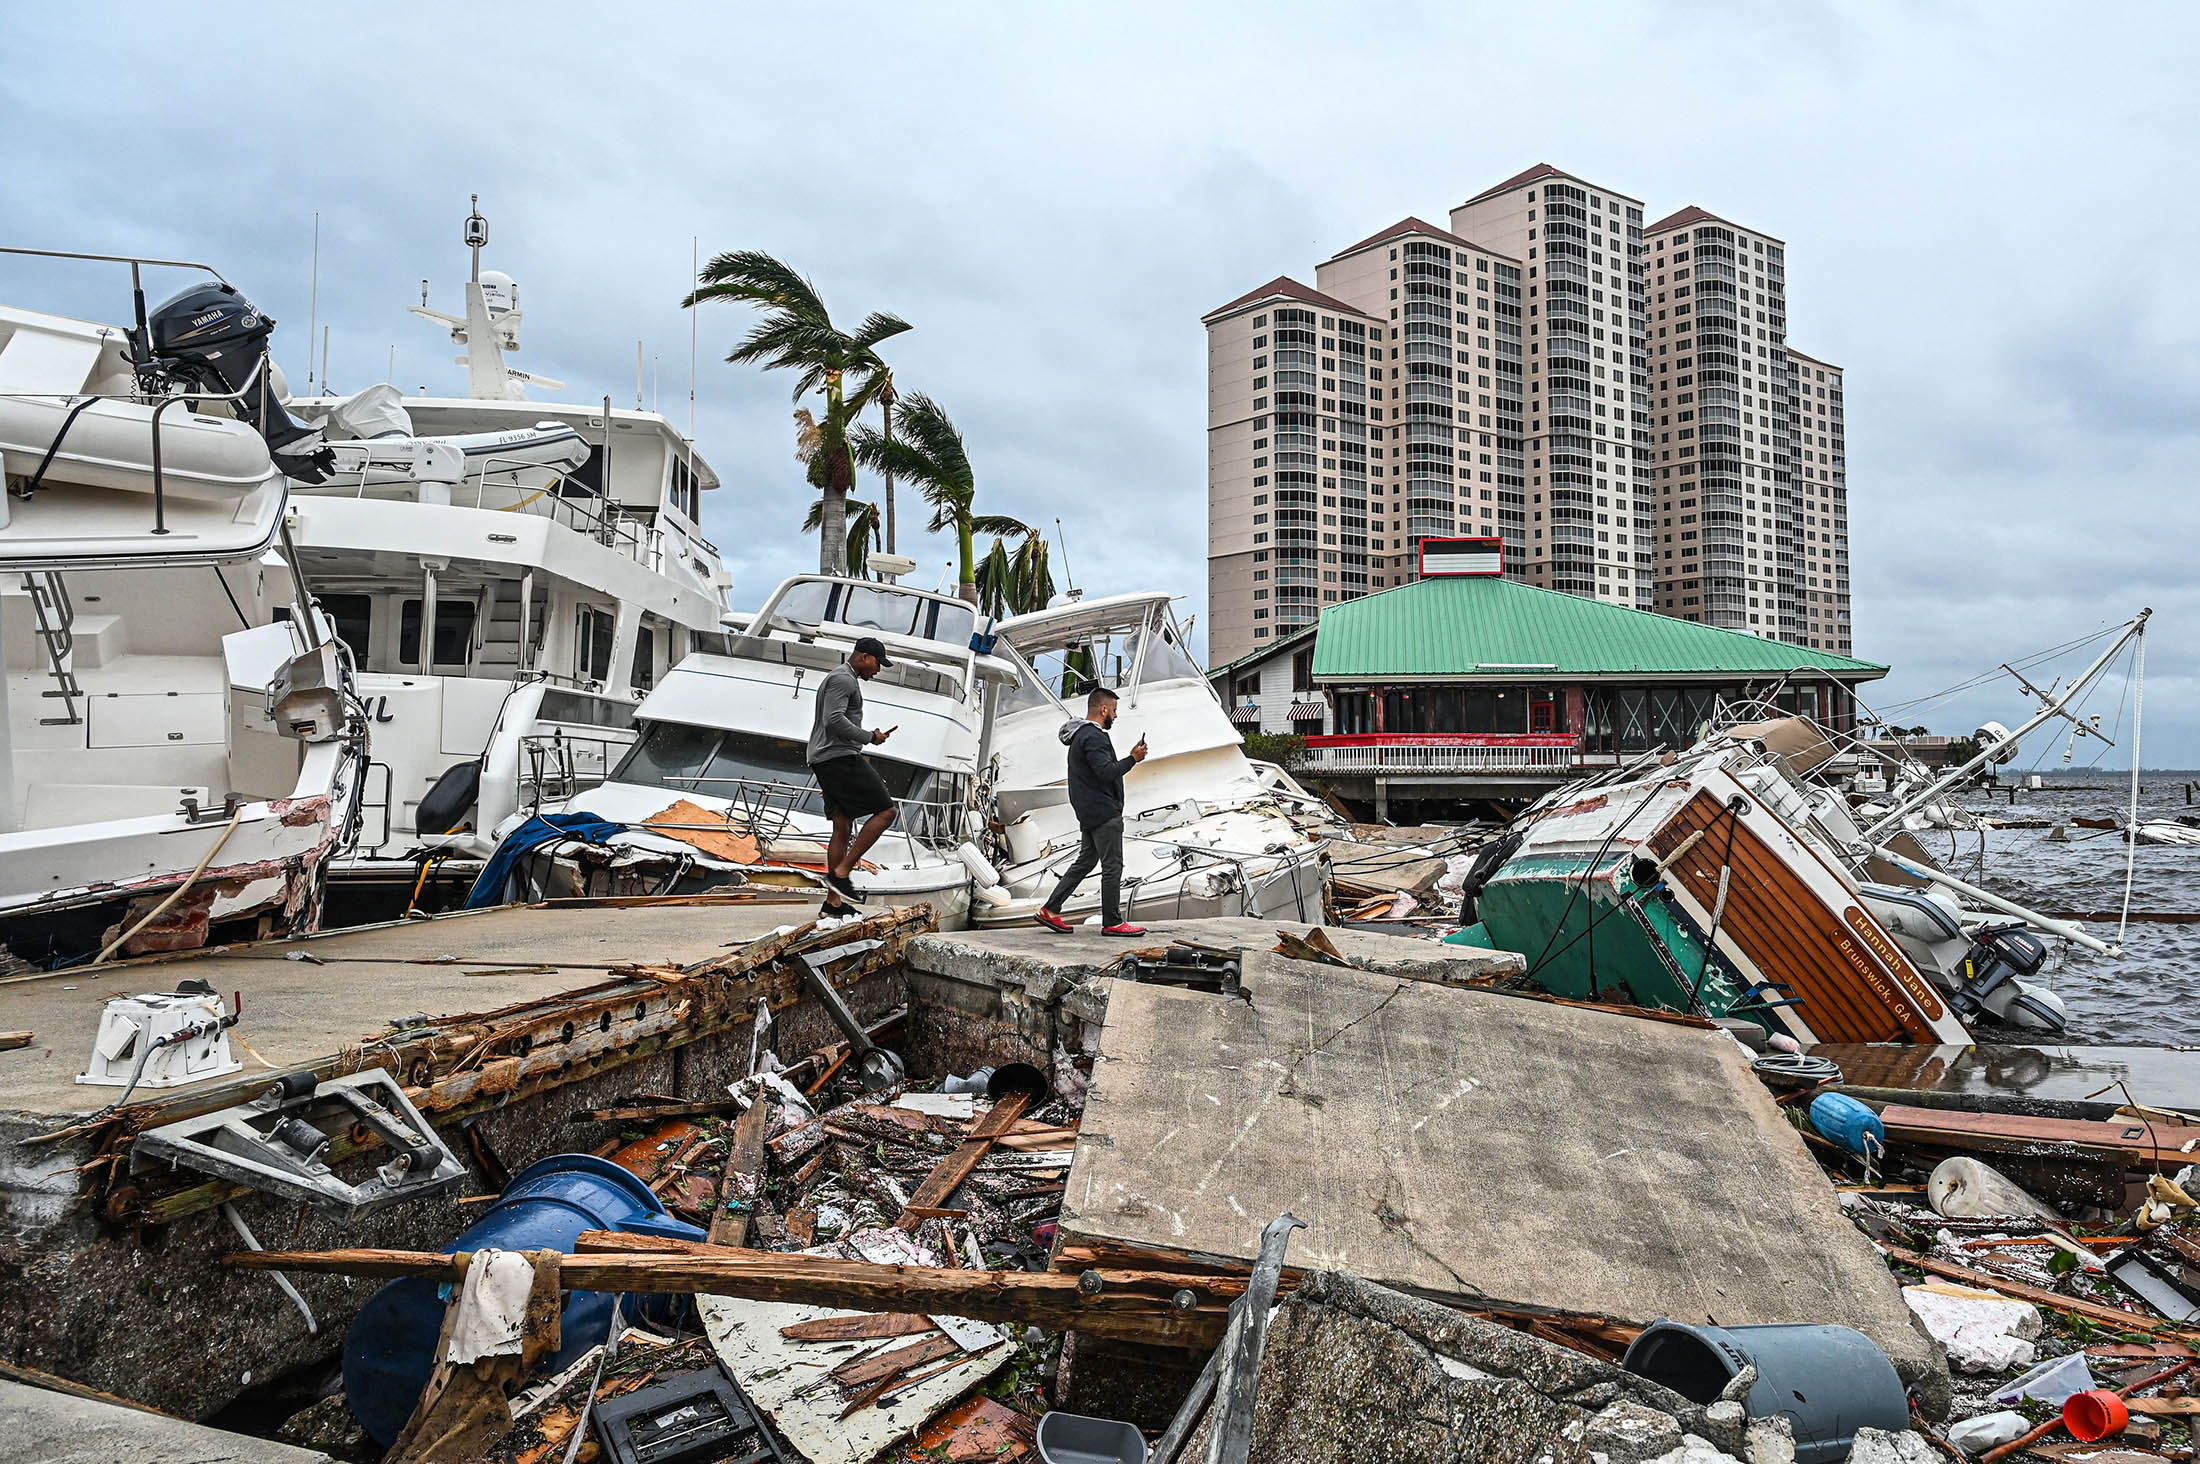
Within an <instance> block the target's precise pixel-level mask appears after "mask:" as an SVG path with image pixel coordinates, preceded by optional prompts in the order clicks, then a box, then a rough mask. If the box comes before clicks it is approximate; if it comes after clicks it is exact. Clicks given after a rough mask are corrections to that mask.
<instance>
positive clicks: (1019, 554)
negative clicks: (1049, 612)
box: [977, 532, 1054, 619]
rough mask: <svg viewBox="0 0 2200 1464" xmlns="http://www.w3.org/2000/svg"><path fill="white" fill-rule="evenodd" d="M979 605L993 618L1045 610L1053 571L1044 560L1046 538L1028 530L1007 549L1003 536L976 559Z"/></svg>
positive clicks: (1051, 594) (1050, 590) (1052, 580)
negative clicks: (980, 557) (1017, 541)
mask: <svg viewBox="0 0 2200 1464" xmlns="http://www.w3.org/2000/svg"><path fill="white" fill-rule="evenodd" d="M977 585H978V608H979V609H981V610H983V611H984V612H985V613H986V614H988V615H991V616H993V617H995V618H996V619H999V618H1005V617H1007V616H1010V615H1028V614H1030V613H1031V612H1032V611H1034V610H1044V609H1046V607H1047V604H1048V602H1049V601H1051V600H1052V599H1053V598H1054V573H1053V571H1052V570H1051V569H1050V568H1049V567H1048V564H1047V541H1046V540H1045V539H1044V538H1042V537H1040V536H1039V535H1038V534H1037V533H1036V532H1033V533H1027V534H1025V535H1024V536H1023V539H1022V541H1021V542H1020V543H1018V544H1017V546H1016V548H1015V550H1014V552H1013V553H1012V552H1010V550H1009V547H1008V541H1007V540H1006V539H995V540H994V541H993V548H992V549H991V550H990V551H989V552H988V553H987V554H986V556H985V558H984V559H982V560H980V561H978V574H977Z"/></svg>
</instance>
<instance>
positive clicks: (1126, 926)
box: [1100, 920, 1146, 935]
mask: <svg viewBox="0 0 2200 1464" xmlns="http://www.w3.org/2000/svg"><path fill="white" fill-rule="evenodd" d="M1100 933H1101V934H1102V935H1144V934H1145V933H1146V927H1145V926H1143V925H1133V924H1131V923H1130V922H1129V921H1128V920H1126V921H1124V922H1123V923H1122V924H1120V925H1111V926H1109V927H1108V928H1107V929H1105V930H1103V931H1101V932H1100Z"/></svg>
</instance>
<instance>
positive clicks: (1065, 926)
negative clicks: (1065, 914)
mask: <svg viewBox="0 0 2200 1464" xmlns="http://www.w3.org/2000/svg"><path fill="white" fill-rule="evenodd" d="M1031 918H1032V919H1034V920H1036V921H1038V922H1039V923H1040V924H1041V925H1044V926H1045V927H1046V928H1047V929H1049V930H1051V931H1053V932H1054V933H1055V934H1056V935H1068V934H1069V933H1070V929H1071V927H1070V923H1069V922H1068V921H1067V920H1064V919H1063V918H1062V917H1061V916H1059V915H1057V914H1055V913H1054V912H1053V911H1052V910H1044V909H1043V910H1041V911H1040V912H1039V913H1038V914H1036V915H1034V916H1032V917H1031Z"/></svg>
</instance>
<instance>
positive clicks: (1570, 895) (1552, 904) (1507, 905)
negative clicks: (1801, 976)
mask: <svg viewBox="0 0 2200 1464" xmlns="http://www.w3.org/2000/svg"><path fill="white" fill-rule="evenodd" d="M1632 864H1633V859H1632V857H1631V856H1630V855H1623V856H1621V857H1619V858H1616V859H1613V858H1607V860H1606V862H1605V864H1604V865H1603V867H1602V868H1599V869H1596V870H1594V871H1592V870H1591V868H1590V865H1591V857H1590V856H1589V855H1586V854H1527V855H1522V856H1519V857H1516V858H1514V859H1513V860H1511V861H1510V862H1509V863H1507V864H1506V865H1505V867H1504V868H1503V869H1502V870H1500V871H1499V872H1498V874H1497V876H1496V877H1495V878H1493V879H1492V880H1491V881H1490V882H1489V884H1488V885H1487V886H1485V887H1484V888H1483V890H1482V894H1481V898H1480V900H1479V901H1478V903H1477V904H1476V907H1475V913H1476V914H1477V916H1478V917H1479V920H1480V925H1481V927H1482V929H1483V931H1484V932H1485V933H1486V943H1487V944H1489V945H1491V946H1493V947H1495V948H1496V949H1498V950H1506V951H1518V952H1519V953H1520V954H1521V955H1522V956H1524V957H1525V958H1526V959H1527V962H1528V977H1529V979H1530V980H1531V981H1533V982H1534V983H1535V984H1536V985H1538V986H1540V987H1542V988H1543V989H1544V990H1546V991H1548V992H1550V993H1551V994H1552V995H1553V996H1563V997H1570V998H1572V999H1574V1000H1577V1001H1596V1000H1599V999H1610V998H1611V997H1614V996H1617V997H1618V998H1620V999H1621V1000H1624V1001H1627V1002H1630V1003H1632V1004H1634V1005H1636V1006H1646V1007H1656V1008H1660V1009H1662V1010H1665V1011H1675V1012H1685V1011H1688V1010H1690V1009H1691V1008H1693V1009H1695V1010H1697V1011H1700V1012H1702V1013H1703V1014H1704V1015H1706V1016H1712V1017H1723V1016H1726V1015H1728V1014H1730V1013H1731V1014H1733V1015H1736V1016H1741V1017H1746V1018H1749V1019H1750V1020H1752V1021H1756V1022H1757V1023H1758V1024H1759V1025H1761V1026H1765V1027H1767V1028H1768V1029H1770V1028H1771V1027H1772V1023H1771V1022H1769V1021H1768V1020H1766V1018H1765V1017H1764V1015H1763V1014H1762V1013H1761V1012H1759V1011H1752V1010H1736V1009H1737V1008H1742V1007H1745V1006H1746V1005H1747V1003H1748V1002H1749V995H1748V991H1749V983H1748V982H1747V981H1746V980H1744V979H1743V978H1742V977H1741V976H1740V975H1739V973H1737V972H1736V971H1735V970H1734V968H1733V967H1732V966H1731V965H1730V964H1729V963H1728V962H1727V960H1726V958H1725V957H1724V956H1722V955H1720V954H1718V953H1717V952H1712V953H1711V955H1710V959H1709V960H1708V961H1707V960H1706V959H1705V942H1704V939H1703V932H1702V931H1701V930H1699V929H1698V928H1697V926H1696V923H1695V921H1693V920H1691V919H1690V918H1689V917H1688V916H1687V915H1685V914H1684V913H1682V911H1681V910H1680V909H1679V907H1678V906H1677V905H1676V904H1675V903H1674V901H1673V899H1672V897H1671V896H1670V895H1669V894H1668V893H1667V892H1666V891H1665V890H1664V888H1663V887H1662V885H1654V886H1653V887H1652V888H1651V889H1649V890H1648V891H1644V890H1642V889H1640V888H1638V887H1637V886H1636V884H1635V882H1634V879H1633V876H1632V874H1631V872H1630V871H1631V867H1632ZM1592 927H1593V928H1592ZM1462 934H1464V932H1462ZM1462 943H1467V944H1476V943H1481V942H1475V941H1472V940H1471V938H1470V939H1469V940H1468V941H1465V942H1462ZM1692 997H1693V1000H1692V999H1691V998H1692Z"/></svg>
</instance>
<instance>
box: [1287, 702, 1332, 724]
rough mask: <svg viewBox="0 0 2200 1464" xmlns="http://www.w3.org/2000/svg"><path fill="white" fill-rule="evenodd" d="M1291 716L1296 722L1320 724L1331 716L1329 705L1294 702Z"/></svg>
mask: <svg viewBox="0 0 2200 1464" xmlns="http://www.w3.org/2000/svg"><path fill="white" fill-rule="evenodd" d="M1290 715H1291V720H1292V721H1294V722H1318V721H1320V720H1321V719H1322V718H1324V717H1326V716H1328V715H1329V703H1327V702H1293V703H1291V714H1290Z"/></svg>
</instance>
